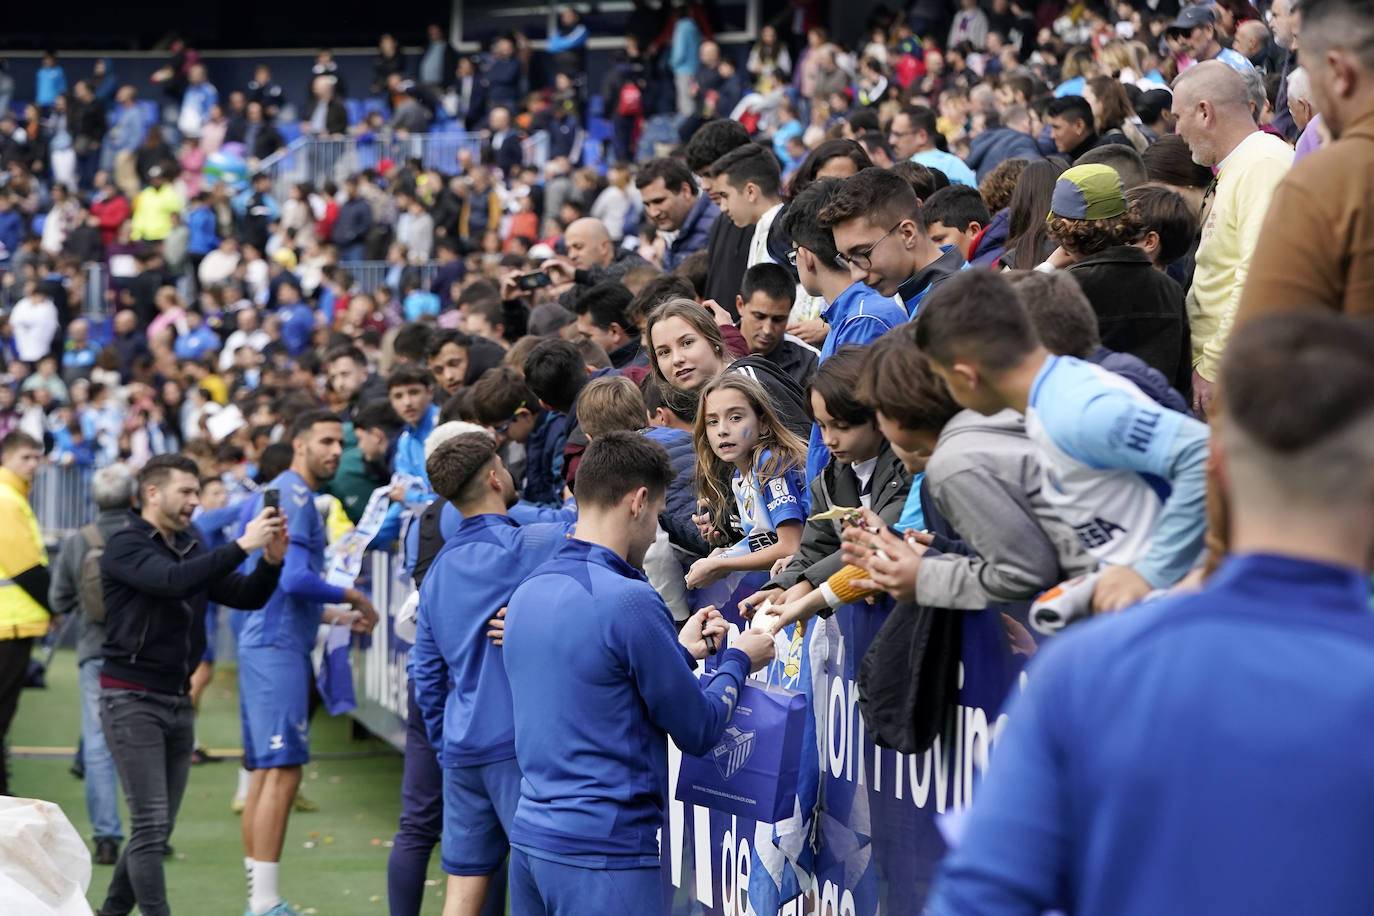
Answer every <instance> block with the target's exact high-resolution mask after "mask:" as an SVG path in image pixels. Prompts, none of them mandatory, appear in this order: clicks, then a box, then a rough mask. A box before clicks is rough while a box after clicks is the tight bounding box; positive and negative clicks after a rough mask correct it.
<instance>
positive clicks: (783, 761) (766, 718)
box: [677, 682, 807, 824]
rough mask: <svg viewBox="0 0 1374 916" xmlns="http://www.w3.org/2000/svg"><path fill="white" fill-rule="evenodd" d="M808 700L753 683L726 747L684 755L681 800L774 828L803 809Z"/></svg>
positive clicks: (729, 730) (739, 707)
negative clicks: (800, 776)
mask: <svg viewBox="0 0 1374 916" xmlns="http://www.w3.org/2000/svg"><path fill="white" fill-rule="evenodd" d="M806 716H807V708H806V696H805V695H804V694H801V693H799V692H797V691H795V690H787V689H785V688H782V687H768V686H762V685H755V684H754V683H752V682H751V683H747V684H745V685H744V690H743V691H742V692H741V693H740V697H739V702H738V703H737V704H736V705H735V713H734V715H733V716H731V717H730V724H729V725H728V726H726V729H725V734H724V735H723V736H722V737H721V740H720V743H718V744H717V745H716V746H715V747H713V748H711V750H709V751H708V752H707V753H706V754H705V755H704V756H701V757H695V756H693V755H691V754H683V755H682V767H681V769H680V770H679V771H678V778H677V798H678V800H679V801H683V802H689V803H691V804H694V805H701V806H702V807H705V808H714V809H715V810H717V811H724V812H726V813H727V814H737V815H739V816H740V817H747V818H752V819H753V820H755V821H759V822H762V823H768V824H772V823H775V822H777V821H780V820H782V819H784V818H788V817H791V816H792V815H793V813H795V809H796V806H797V772H798V770H799V768H800V766H801V752H802V731H803V729H804V728H805V726H806Z"/></svg>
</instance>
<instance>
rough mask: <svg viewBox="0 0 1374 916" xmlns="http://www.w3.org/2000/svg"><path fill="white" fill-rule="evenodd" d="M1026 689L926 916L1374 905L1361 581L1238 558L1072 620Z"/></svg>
mask: <svg viewBox="0 0 1374 916" xmlns="http://www.w3.org/2000/svg"><path fill="white" fill-rule="evenodd" d="M1027 677H1028V682H1027V687H1026V689H1025V692H1024V693H1021V694H1019V695H1017V696H1016V697H1015V698H1014V699H1013V700H1012V703H1011V706H1010V707H1009V708H1008V710H1007V716H1008V720H1009V723H1008V726H1007V729H1006V731H1005V732H1004V733H1003V735H1002V737H1001V739H1000V740H999V741H998V742H997V747H996V749H995V751H994V752H993V756H992V763H991V768H990V769H989V770H988V775H987V779H986V780H985V781H984V783H983V784H982V786H980V791H978V792H977V793H976V794H975V796H974V802H973V808H972V811H971V814H970V816H969V823H968V825H967V826H968V829H967V832H966V833H965V835H964V837H963V840H962V843H961V844H960V845H959V847H958V848H956V849H955V850H954V851H953V852H951V853H950V854H949V857H948V858H947V859H946V860H945V862H944V864H943V865H942V867H941V872H940V875H939V877H938V878H937V880H936V883H935V888H934V891H933V893H932V895H931V897H930V899H929V900H928V901H927V912H929V913H931V914H934V916H946V914H960V916H963V914H968V913H977V914H983V916H988V914H1026V916H1030V914H1036V916H1039V914H1040V913H1042V912H1045V911H1049V910H1062V911H1066V912H1071V913H1076V914H1079V916H1098V914H1102V916H1107V914H1110V916H1137V914H1139V916H1144V914H1152V916H1153V914H1159V913H1208V914H1214V916H1232V914H1234V916H1241V914H1245V916H1249V914H1254V913H1321V914H1323V916H1355V914H1363V913H1368V912H1369V909H1370V901H1371V899H1374V879H1372V878H1371V874H1370V870H1369V863H1368V858H1369V855H1368V853H1369V850H1370V849H1374V788H1371V787H1372V786H1374V783H1371V780H1370V778H1369V777H1370V773H1374V733H1371V731H1370V729H1369V711H1370V709H1371V703H1372V702H1374V616H1371V615H1370V613H1369V581H1368V579H1367V577H1366V575H1365V574H1364V573H1363V572H1362V571H1360V570H1355V569H1345V568H1341V567H1335V566H1328V565H1324V564H1320V563H1315V562H1311V561H1307V560H1300V559H1295V558H1292V557H1279V556H1265V555H1254V554H1252V555H1241V556H1234V557H1231V558H1230V559H1228V560H1227V561H1226V562H1225V564H1223V566H1222V567H1221V569H1220V570H1219V571H1218V572H1217V574H1216V575H1215V576H1213V578H1212V579H1211V580H1210V582H1209V583H1208V585H1207V586H1206V587H1205V588H1203V589H1202V590H1201V591H1198V592H1193V593H1190V594H1182V595H1179V596H1177V597H1168V598H1164V599H1161V600H1160V601H1158V602H1156V603H1154V604H1149V605H1144V606H1141V607H1137V608H1133V609H1131V610H1128V611H1125V612H1123V613H1121V614H1116V615H1113V616H1110V617H1106V618H1099V619H1095V620H1090V621H1087V622H1085V623H1082V624H1076V625H1075V626H1073V627H1072V628H1070V629H1069V630H1068V631H1067V632H1065V633H1064V634H1063V635H1062V636H1058V637H1055V638H1054V639H1053V640H1051V641H1050V642H1049V643H1048V644H1046V646H1045V647H1044V648H1043V649H1042V650H1041V652H1040V654H1039V655H1037V656H1036V658H1035V660H1034V661H1033V662H1032V663H1031V665H1030V668H1029V669H1028V672H1027Z"/></svg>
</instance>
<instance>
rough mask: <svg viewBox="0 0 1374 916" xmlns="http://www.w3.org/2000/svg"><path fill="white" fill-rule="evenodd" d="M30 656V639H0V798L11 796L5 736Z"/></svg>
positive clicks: (17, 704) (16, 704) (22, 684)
mask: <svg viewBox="0 0 1374 916" xmlns="http://www.w3.org/2000/svg"><path fill="white" fill-rule="evenodd" d="M32 652H33V637H32V636H26V637H24V638H23V639H0V795H9V794H10V777H9V759H8V758H9V753H8V752H7V751H6V750H5V747H6V743H7V742H6V736H8V735H9V732H10V723H11V722H12V721H14V712H15V710H16V709H18V708H19V694H20V692H21V691H22V690H23V689H24V681H25V680H26V679H27V678H28V674H29V656H30V654H31V653H32Z"/></svg>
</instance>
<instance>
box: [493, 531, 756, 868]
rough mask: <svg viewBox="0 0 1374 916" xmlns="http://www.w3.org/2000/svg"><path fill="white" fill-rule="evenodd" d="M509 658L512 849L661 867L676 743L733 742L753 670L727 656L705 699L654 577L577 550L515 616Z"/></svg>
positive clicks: (569, 544)
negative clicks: (514, 791)
mask: <svg viewBox="0 0 1374 916" xmlns="http://www.w3.org/2000/svg"><path fill="white" fill-rule="evenodd" d="M507 607H508V610H507V611H506V634H505V646H504V649H503V654H504V659H505V663H506V673H507V674H508V675H509V676H510V685H511V698H512V700H513V702H514V710H515V753H516V759H517V760H518V761H519V763H520V770H521V772H522V773H523V774H524V780H523V782H522V783H521V785H520V805H519V807H518V808H517V809H516V813H515V823H514V825H513V826H512V828H511V835H510V840H511V844H512V845H513V846H519V847H520V849H521V850H523V851H524V852H525V853H527V854H529V855H532V856H535V857H537V858H544V859H551V860H553V861H558V862H563V863H565V864H570V865H579V866H582V867H584V868H645V867H651V866H657V865H658V862H659V859H658V830H659V828H661V827H662V826H663V814H664V810H665V808H666V806H667V803H668V742H667V741H666V740H665V739H666V737H667V736H669V735H671V736H672V738H673V740H674V741H675V742H677V744H678V746H679V747H681V748H682V749H683V751H685V752H687V753H690V754H704V753H706V751H708V750H710V748H711V747H713V746H714V745H715V744H716V742H717V741H719V740H720V736H721V735H722V734H723V733H724V731H725V726H726V725H727V724H728V723H729V721H730V716H731V714H732V713H733V712H734V706H735V702H736V700H737V699H738V697H739V691H740V689H741V688H742V687H743V686H744V679H745V678H746V677H747V676H748V674H749V658H748V656H747V655H745V654H744V653H743V652H741V651H740V650H738V649H727V650H726V651H725V652H724V653H722V654H721V656H720V667H719V668H718V669H717V673H716V676H715V678H714V679H713V680H712V681H711V682H710V683H709V684H708V685H707V686H706V688H705V689H702V687H701V685H700V683H699V682H698V680H697V677H696V675H695V674H694V673H693V666H694V665H695V664H696V662H695V661H694V660H692V659H691V657H690V655H689V654H688V653H687V652H686V651H685V650H684V649H683V648H682V646H681V645H680V644H679V643H678V641H677V634H676V632H675V631H674V629H673V621H672V616H671V614H670V613H669V611H668V608H667V606H666V605H664V603H663V599H662V598H660V597H659V596H658V593H657V592H655V591H654V589H653V587H652V586H650V585H649V582H648V580H647V579H646V578H645V577H644V574H643V573H641V572H640V571H639V570H637V569H635V568H633V567H632V566H630V565H629V564H628V563H627V562H625V560H624V559H622V558H621V557H620V556H619V555H617V554H615V553H613V552H611V551H610V550H608V549H606V548H605V547H601V546H599V545H596V544H590V543H588V542H586V541H580V540H577V539H575V538H569V539H568V540H567V541H566V542H564V544H563V546H562V548H561V549H560V550H559V551H558V553H556V554H555V555H554V556H553V557H552V558H551V559H550V560H548V561H547V562H546V563H544V565H543V566H541V567H539V568H538V569H537V570H535V571H534V573H533V574H531V575H530V577H529V578H528V579H526V580H525V582H524V584H523V585H521V586H520V587H519V588H518V589H516V591H515V594H514V595H512V596H511V599H510V601H509V602H508V603H507Z"/></svg>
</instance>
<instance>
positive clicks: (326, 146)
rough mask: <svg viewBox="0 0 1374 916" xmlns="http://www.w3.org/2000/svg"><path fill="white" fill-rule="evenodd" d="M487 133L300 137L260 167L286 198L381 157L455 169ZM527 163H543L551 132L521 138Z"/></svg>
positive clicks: (371, 166) (275, 190)
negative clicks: (293, 190) (307, 185)
mask: <svg viewBox="0 0 1374 916" xmlns="http://www.w3.org/2000/svg"><path fill="white" fill-rule="evenodd" d="M485 139H486V135H485V134H482V133H479V132H476V131H439V132H435V133H429V134H407V135H405V136H398V135H395V134H371V135H368V136H366V137H345V138H340V139H331V138H318V137H298V138H297V139H295V140H293V141H291V143H290V144H288V145H287V146H286V147H284V148H283V149H280V150H278V151H277V152H275V153H273V154H272V155H271V156H268V157H267V158H266V159H264V160H263V161H262V162H261V163H260V164H259V166H258V172H259V173H263V172H265V173H267V174H268V175H270V176H272V188H273V193H274V194H275V195H276V196H277V198H278V199H279V200H284V199H285V198H286V195H287V194H288V193H289V192H290V190H291V188H292V186H293V185H297V184H301V183H302V182H310V183H311V184H322V183H323V182H325V181H333V182H335V183H336V184H342V183H343V181H344V179H346V178H347V177H348V176H349V175H355V174H357V173H358V172H360V171H362V170H363V169H375V168H377V167H378V166H379V165H380V164H381V162H382V161H383V160H390V161H392V162H396V163H401V162H405V161H406V160H409V159H419V160H420V162H421V163H422V164H423V165H424V167H425V168H427V169H429V168H432V169H437V170H438V171H441V172H445V173H449V174H452V173H454V172H456V171H458V154H459V152H461V151H462V150H467V151H468V152H469V153H470V154H471V155H472V157H473V160H474V161H476V160H478V159H480V157H481V152H482V143H483V141H484V140H485ZM521 149H522V150H523V152H524V161H525V164H527V165H533V166H536V167H539V168H542V167H543V165H544V163H545V162H547V161H548V158H549V135H548V134H547V133H546V132H544V131H537V132H535V133H534V134H532V135H531V136H529V137H526V138H525V139H524V140H523V141H521Z"/></svg>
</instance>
